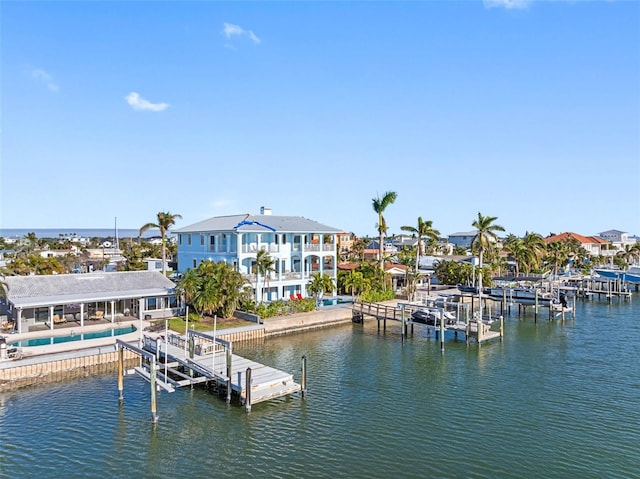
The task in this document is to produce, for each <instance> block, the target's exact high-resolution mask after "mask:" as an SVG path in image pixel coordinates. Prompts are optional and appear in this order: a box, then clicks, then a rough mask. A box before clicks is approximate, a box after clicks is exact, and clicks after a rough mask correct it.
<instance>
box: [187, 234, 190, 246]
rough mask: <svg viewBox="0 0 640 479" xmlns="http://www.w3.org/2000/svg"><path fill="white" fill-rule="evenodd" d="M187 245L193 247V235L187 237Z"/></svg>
mask: <svg viewBox="0 0 640 479" xmlns="http://www.w3.org/2000/svg"><path fill="white" fill-rule="evenodd" d="M187 245H189V246H191V234H188V235H187Z"/></svg>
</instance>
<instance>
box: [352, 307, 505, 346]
mask: <svg viewBox="0 0 640 479" xmlns="http://www.w3.org/2000/svg"><path fill="white" fill-rule="evenodd" d="M467 306H468V305H466V304H464V303H454V302H453V303H443V304H441V305H440V306H435V305H432V306H426V305H420V304H413V303H398V305H397V306H387V305H384V304H379V303H364V302H355V303H354V304H353V310H352V311H353V312H352V314H353V321H354V322H356V323H364V321H365V317H371V318H373V319H375V320H376V321H377V322H378V330H380V324H381V323H382V327H383V329H385V330H386V327H387V321H396V322H400V323H401V324H402V331H401V335H402V338H403V340H404V338H405V337H406V336H407V334H408V330H409V328H410V329H411V332H412V333H413V327H414V325H419V326H420V327H426V328H427V331H430V330H433V331H434V333H435V337H436V339H438V338H439V339H440V348H441V350H442V351H443V352H444V333H445V332H446V331H453V332H454V336H455V338H457V337H458V334H460V333H462V334H464V335H465V340H466V342H467V344H469V340H470V339H474V340H475V341H476V342H477V343H478V344H479V345H480V344H482V343H483V342H485V341H489V340H492V339H500V340H502V337H503V332H504V323H503V319H502V316H500V317H499V318H493V317H489V316H486V315H485V316H483V317H482V318H481V319H480V320H478V317H477V315H476V316H474V317H473V318H472V317H471V316H470V314H469V310H468V308H467ZM425 307H427V308H429V309H433V310H434V311H438V312H440V313H441V315H440V320H439V321H438V323H437V324H433V325H430V324H425V323H421V322H417V321H412V320H411V313H413V311H415V310H417V309H422V308H425ZM445 307H449V309H455V310H456V312H457V316H456V319H455V320H454V321H447V320H446V319H445V316H444V311H445ZM463 318H464V319H463ZM496 322H497V323H499V324H500V329H499V330H498V331H496V330H494V329H493V324H494V323H496Z"/></svg>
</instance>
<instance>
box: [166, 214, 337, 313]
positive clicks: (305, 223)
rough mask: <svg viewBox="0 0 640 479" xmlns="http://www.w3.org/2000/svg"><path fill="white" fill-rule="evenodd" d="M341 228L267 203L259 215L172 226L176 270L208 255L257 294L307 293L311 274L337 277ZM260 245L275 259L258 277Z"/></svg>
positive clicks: (276, 296)
mask: <svg viewBox="0 0 640 479" xmlns="http://www.w3.org/2000/svg"><path fill="white" fill-rule="evenodd" d="M341 231H342V230H339V229H337V228H332V227H330V226H326V225H323V224H320V223H318V222H316V221H313V220H310V219H307V218H304V217H301V216H278V215H273V214H272V212H271V208H266V207H262V208H261V210H260V214H259V215H251V214H241V215H231V216H216V217H213V218H209V219H206V220H203V221H200V222H198V223H195V224H192V225H190V226H186V227H183V228H180V229H177V230H174V233H176V234H177V235H178V272H179V273H182V274H184V273H185V272H186V271H187V270H189V269H191V268H196V267H197V266H198V265H199V264H200V263H201V262H202V261H204V260H211V261H214V262H220V261H224V262H226V263H227V264H230V265H232V266H233V267H234V268H235V269H236V270H237V271H239V272H240V273H241V274H242V275H243V276H244V277H245V278H246V280H247V284H248V285H251V286H252V287H253V288H254V293H255V294H256V298H257V299H264V300H267V301H273V300H277V299H288V298H290V297H291V295H297V294H301V295H303V296H307V295H308V294H307V284H308V283H309V281H310V280H311V279H312V277H311V276H312V274H314V273H321V274H327V275H329V276H330V277H331V278H333V279H334V281H337V268H336V266H337V262H338V261H337V259H338V250H337V235H338V234H339V233H341ZM260 250H265V251H267V252H268V253H269V256H270V257H271V258H273V259H274V260H275V263H274V271H272V272H270V273H269V275H268V277H267V281H264V278H261V277H258V271H257V267H256V259H257V254H258V251H260ZM263 290H264V291H263ZM259 292H260V294H262V296H259Z"/></svg>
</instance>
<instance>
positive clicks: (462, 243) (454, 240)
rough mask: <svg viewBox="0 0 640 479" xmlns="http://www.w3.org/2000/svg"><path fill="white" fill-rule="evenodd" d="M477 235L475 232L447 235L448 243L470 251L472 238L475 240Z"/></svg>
mask: <svg viewBox="0 0 640 479" xmlns="http://www.w3.org/2000/svg"><path fill="white" fill-rule="evenodd" d="M477 234H478V232H477V231H476V230H474V231H467V232H461V233H453V234H450V235H449V243H451V244H452V245H454V246H459V247H461V248H465V249H470V248H471V242H472V241H473V238H475V237H476V235H477Z"/></svg>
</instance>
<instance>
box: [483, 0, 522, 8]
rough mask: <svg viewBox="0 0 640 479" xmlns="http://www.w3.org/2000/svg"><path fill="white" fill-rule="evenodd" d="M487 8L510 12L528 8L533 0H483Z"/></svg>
mask: <svg viewBox="0 0 640 479" xmlns="http://www.w3.org/2000/svg"><path fill="white" fill-rule="evenodd" d="M483 1H484V6H485V8H496V7H504V8H506V9H508V10H512V9H518V8H527V7H528V6H529V5H530V4H531V2H532V1H533V0H483Z"/></svg>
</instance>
